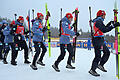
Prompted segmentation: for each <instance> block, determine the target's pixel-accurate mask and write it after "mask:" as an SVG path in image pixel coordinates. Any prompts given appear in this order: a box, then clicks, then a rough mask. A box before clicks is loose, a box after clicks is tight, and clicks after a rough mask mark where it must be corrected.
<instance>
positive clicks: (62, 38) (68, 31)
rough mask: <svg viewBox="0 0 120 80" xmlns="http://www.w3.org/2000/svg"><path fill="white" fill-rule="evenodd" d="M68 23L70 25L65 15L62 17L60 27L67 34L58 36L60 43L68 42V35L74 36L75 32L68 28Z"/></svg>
mask: <svg viewBox="0 0 120 80" xmlns="http://www.w3.org/2000/svg"><path fill="white" fill-rule="evenodd" d="M69 25H70V21H69V20H68V18H67V17H64V18H63V19H62V29H63V32H62V33H65V34H69V35H61V36H60V44H70V36H75V32H74V31H71V29H72V27H71V29H69Z"/></svg>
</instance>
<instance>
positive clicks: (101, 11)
mask: <svg viewBox="0 0 120 80" xmlns="http://www.w3.org/2000/svg"><path fill="white" fill-rule="evenodd" d="M103 15H106V13H105V11H103V10H99V11H98V12H97V17H98V16H103Z"/></svg>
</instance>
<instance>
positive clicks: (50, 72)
mask: <svg viewBox="0 0 120 80" xmlns="http://www.w3.org/2000/svg"><path fill="white" fill-rule="evenodd" d="M10 53H11V52H10ZM10 53H9V55H8V58H7V60H8V62H9V63H8V64H6V65H5V64H3V63H2V61H0V80H117V78H116V75H115V74H116V69H115V55H114V54H112V53H111V56H110V58H109V61H108V62H107V63H106V65H105V68H106V69H107V70H108V72H107V73H104V72H102V71H100V70H98V69H97V72H98V73H100V74H101V76H100V77H94V76H91V75H90V74H89V73H88V71H89V69H90V67H91V64H92V60H93V58H94V50H93V49H92V50H91V51H88V50H87V49H80V48H77V52H76V63H75V64H73V65H74V66H75V67H76V69H75V70H69V69H66V68H65V67H66V63H67V58H68V52H67V53H66V56H65V59H64V60H63V61H62V62H61V63H60V65H59V68H60V70H61V71H60V72H56V71H55V70H54V69H53V68H52V67H51V65H52V64H53V63H54V62H55V60H56V59H57V58H58V56H59V54H60V49H59V48H52V49H51V55H52V56H51V57H50V58H49V57H48V52H47V53H46V55H45V57H44V60H43V62H44V63H45V64H46V66H45V67H42V66H40V65H37V67H38V70H37V71H34V70H32V69H31V68H30V66H29V65H27V64H24V63H23V62H24V57H23V54H22V53H23V51H21V52H19V55H18V58H17V64H18V65H17V66H12V65H11V64H10V58H11V54H10ZM29 57H30V60H31V61H32V56H31V54H30V55H29Z"/></svg>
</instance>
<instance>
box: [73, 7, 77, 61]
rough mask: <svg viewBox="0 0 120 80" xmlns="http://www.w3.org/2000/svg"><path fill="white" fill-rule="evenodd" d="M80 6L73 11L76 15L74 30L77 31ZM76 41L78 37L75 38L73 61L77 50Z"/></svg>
mask: <svg viewBox="0 0 120 80" xmlns="http://www.w3.org/2000/svg"><path fill="white" fill-rule="evenodd" d="M78 13H79V11H78V8H76V9H75V11H73V12H72V14H75V17H74V24H75V25H74V32H77V23H78ZM76 42H77V37H74V38H73V57H72V62H73V63H75V52H76Z"/></svg>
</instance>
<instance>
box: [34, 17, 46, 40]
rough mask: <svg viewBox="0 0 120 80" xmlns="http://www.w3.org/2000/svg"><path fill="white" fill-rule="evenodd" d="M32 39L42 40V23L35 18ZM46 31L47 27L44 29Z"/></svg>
mask: <svg viewBox="0 0 120 80" xmlns="http://www.w3.org/2000/svg"><path fill="white" fill-rule="evenodd" d="M32 31H33V41H34V42H43V23H42V20H38V19H35V21H34V22H33V27H32ZM45 31H47V29H46V30H45Z"/></svg>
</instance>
